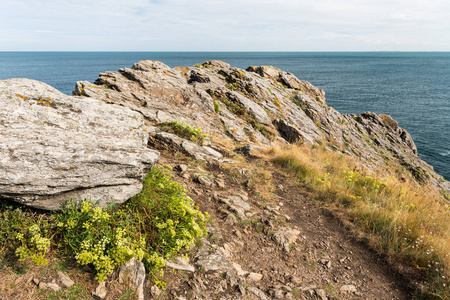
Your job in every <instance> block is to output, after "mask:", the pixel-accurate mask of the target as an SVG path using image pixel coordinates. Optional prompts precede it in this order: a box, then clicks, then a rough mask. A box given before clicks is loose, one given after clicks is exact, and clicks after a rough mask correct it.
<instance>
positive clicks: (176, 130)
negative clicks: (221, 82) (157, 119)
mask: <svg viewBox="0 0 450 300" xmlns="http://www.w3.org/2000/svg"><path fill="white" fill-rule="evenodd" d="M214 108H215V106H214ZM160 128H161V129H162V130H163V131H166V132H169V133H173V134H176V135H178V136H179V137H181V138H184V139H187V140H191V141H193V142H196V143H197V144H199V145H200V146H203V141H204V139H205V138H206V137H207V135H206V134H203V133H202V130H201V129H200V128H197V127H193V126H190V125H188V124H186V123H184V122H178V121H171V122H165V123H162V124H161V125H160Z"/></svg>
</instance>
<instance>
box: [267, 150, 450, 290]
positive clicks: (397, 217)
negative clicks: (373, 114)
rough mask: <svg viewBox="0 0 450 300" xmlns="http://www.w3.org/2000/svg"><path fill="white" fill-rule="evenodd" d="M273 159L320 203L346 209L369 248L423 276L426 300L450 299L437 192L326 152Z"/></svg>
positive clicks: (448, 254) (447, 239) (449, 258)
mask: <svg viewBox="0 0 450 300" xmlns="http://www.w3.org/2000/svg"><path fill="white" fill-rule="evenodd" d="M269 154H270V156H271V157H272V158H271V159H272V161H273V162H275V163H276V164H279V165H280V166H282V167H283V168H284V169H285V170H287V171H289V172H291V173H293V174H294V175H295V176H296V177H297V178H298V180H299V181H300V182H301V183H302V184H303V185H304V186H305V187H306V188H308V189H309V190H311V191H312V192H313V193H314V195H315V196H316V197H317V198H318V199H320V200H322V201H324V202H325V203H327V204H328V205H334V206H335V207H336V208H339V209H341V210H343V211H344V212H345V213H346V216H347V218H348V219H349V220H350V221H351V222H352V223H353V224H355V225H356V227H357V228H358V229H359V230H360V232H361V233H362V234H363V236H364V237H365V239H366V240H367V241H368V243H369V245H370V246H371V247H373V248H374V249H375V250H377V251H379V252H380V253H384V254H387V255H388V256H389V258H390V259H394V260H396V261H400V262H403V263H406V264H408V265H410V266H412V267H414V268H416V269H418V270H419V271H420V272H422V274H423V275H424V277H425V278H426V285H427V289H426V291H425V293H426V294H427V296H435V297H440V298H441V299H448V298H450V291H449V289H448V284H450V281H449V279H448V278H449V276H450V223H449V222H448V219H449V217H450V207H449V205H448V203H446V202H444V201H443V199H442V197H440V195H439V193H437V192H436V191H435V190H434V189H432V188H431V187H430V186H427V185H421V184H418V183H417V182H416V181H414V180H413V179H412V178H411V177H409V178H407V179H406V181H404V178H403V180H402V179H399V178H398V177H397V176H396V175H392V172H391V173H388V171H387V170H383V169H378V170H373V171H372V172H371V173H369V172H367V171H365V170H364V169H362V168H360V167H359V166H358V164H357V162H356V161H355V160H354V159H352V158H351V157H349V156H344V155H342V154H339V153H336V152H331V151H329V150H327V149H325V148H324V147H308V146H297V145H289V146H283V147H273V148H272V149H271V150H270V151H269ZM374 174H375V175H374ZM399 177H400V176H399Z"/></svg>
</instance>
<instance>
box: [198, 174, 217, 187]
mask: <svg viewBox="0 0 450 300" xmlns="http://www.w3.org/2000/svg"><path fill="white" fill-rule="evenodd" d="M197 181H198V183H200V184H203V185H205V186H207V187H211V186H212V185H213V182H212V181H211V179H209V178H208V177H206V176H203V175H200V176H198V177H197Z"/></svg>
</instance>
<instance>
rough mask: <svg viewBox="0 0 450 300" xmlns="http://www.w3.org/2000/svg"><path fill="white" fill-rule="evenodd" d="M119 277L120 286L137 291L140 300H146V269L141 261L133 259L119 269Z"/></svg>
mask: <svg viewBox="0 0 450 300" xmlns="http://www.w3.org/2000/svg"><path fill="white" fill-rule="evenodd" d="M117 277H118V280H119V283H120V284H123V285H126V286H128V287H129V288H131V289H133V290H135V291H136V296H137V298H138V299H139V300H143V299H144V282H145V267H144V264H143V263H142V262H141V261H139V260H137V259H136V258H134V257H133V258H132V259H131V260H129V261H128V262H126V263H125V264H124V265H122V266H120V267H119V268H118V270H117Z"/></svg>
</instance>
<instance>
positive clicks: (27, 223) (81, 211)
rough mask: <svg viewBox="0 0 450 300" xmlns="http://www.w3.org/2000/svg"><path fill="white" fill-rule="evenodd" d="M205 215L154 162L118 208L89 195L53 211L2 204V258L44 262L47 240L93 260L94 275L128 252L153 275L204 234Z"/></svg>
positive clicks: (79, 259) (128, 256)
mask: <svg viewBox="0 0 450 300" xmlns="http://www.w3.org/2000/svg"><path fill="white" fill-rule="evenodd" d="M207 218H208V215H207V214H206V213H205V215H204V214H202V213H201V212H200V211H199V209H198V207H194V205H193V203H192V199H191V198H189V197H188V196H187V195H186V191H185V188H184V187H183V186H182V185H180V184H179V183H177V182H175V181H173V180H172V179H171V176H170V175H169V174H168V173H166V171H165V170H163V169H162V168H158V167H154V168H153V169H152V171H151V172H149V174H148V175H147V177H146V178H145V180H144V182H143V189H142V191H141V193H139V194H138V195H136V196H134V197H132V198H131V199H130V200H129V201H128V202H127V203H124V204H122V205H121V206H120V207H117V206H116V207H110V208H108V209H105V210H104V209H102V208H100V207H99V206H97V205H96V204H95V202H93V201H90V200H84V201H81V202H78V203H76V202H74V201H72V200H70V201H68V202H67V203H65V204H64V205H63V206H62V208H61V211H60V212H55V214H54V216H49V215H47V214H44V213H42V214H38V213H33V212H32V210H31V209H28V208H25V209H23V210H22V209H21V208H14V207H12V206H6V205H4V204H2V205H1V206H0V258H2V259H5V258H7V257H15V259H16V260H17V258H19V260H27V259H29V258H31V260H32V261H33V262H34V263H36V264H38V265H43V264H46V263H47V259H46V258H45V256H46V254H47V252H48V250H49V249H50V244H51V243H52V244H53V245H57V246H58V247H59V248H60V249H61V251H62V252H63V254H65V255H70V256H73V257H75V259H76V261H77V262H78V263H79V264H80V265H87V264H89V265H92V266H93V267H94V270H95V278H96V279H97V280H98V281H99V282H100V281H103V280H105V279H106V278H107V276H108V275H109V274H110V273H111V272H112V271H113V269H114V267H115V266H117V265H121V264H124V263H125V262H127V261H128V260H130V259H131V258H132V257H136V258H137V259H139V260H141V261H143V262H144V265H145V266H146V269H147V272H148V273H149V274H150V275H151V276H152V278H153V279H154V281H155V282H156V283H158V284H159V285H160V286H163V285H164V284H163V283H162V282H159V281H158V280H157V277H156V276H157V275H158V274H159V275H162V267H163V266H164V265H165V262H166V260H167V259H169V258H171V257H173V256H174V255H177V254H178V253H179V252H180V251H181V250H182V249H183V248H189V247H190V246H191V245H193V244H195V242H196V240H197V239H198V238H199V237H201V236H203V235H205V234H206V230H205V228H206V220H207Z"/></svg>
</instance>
